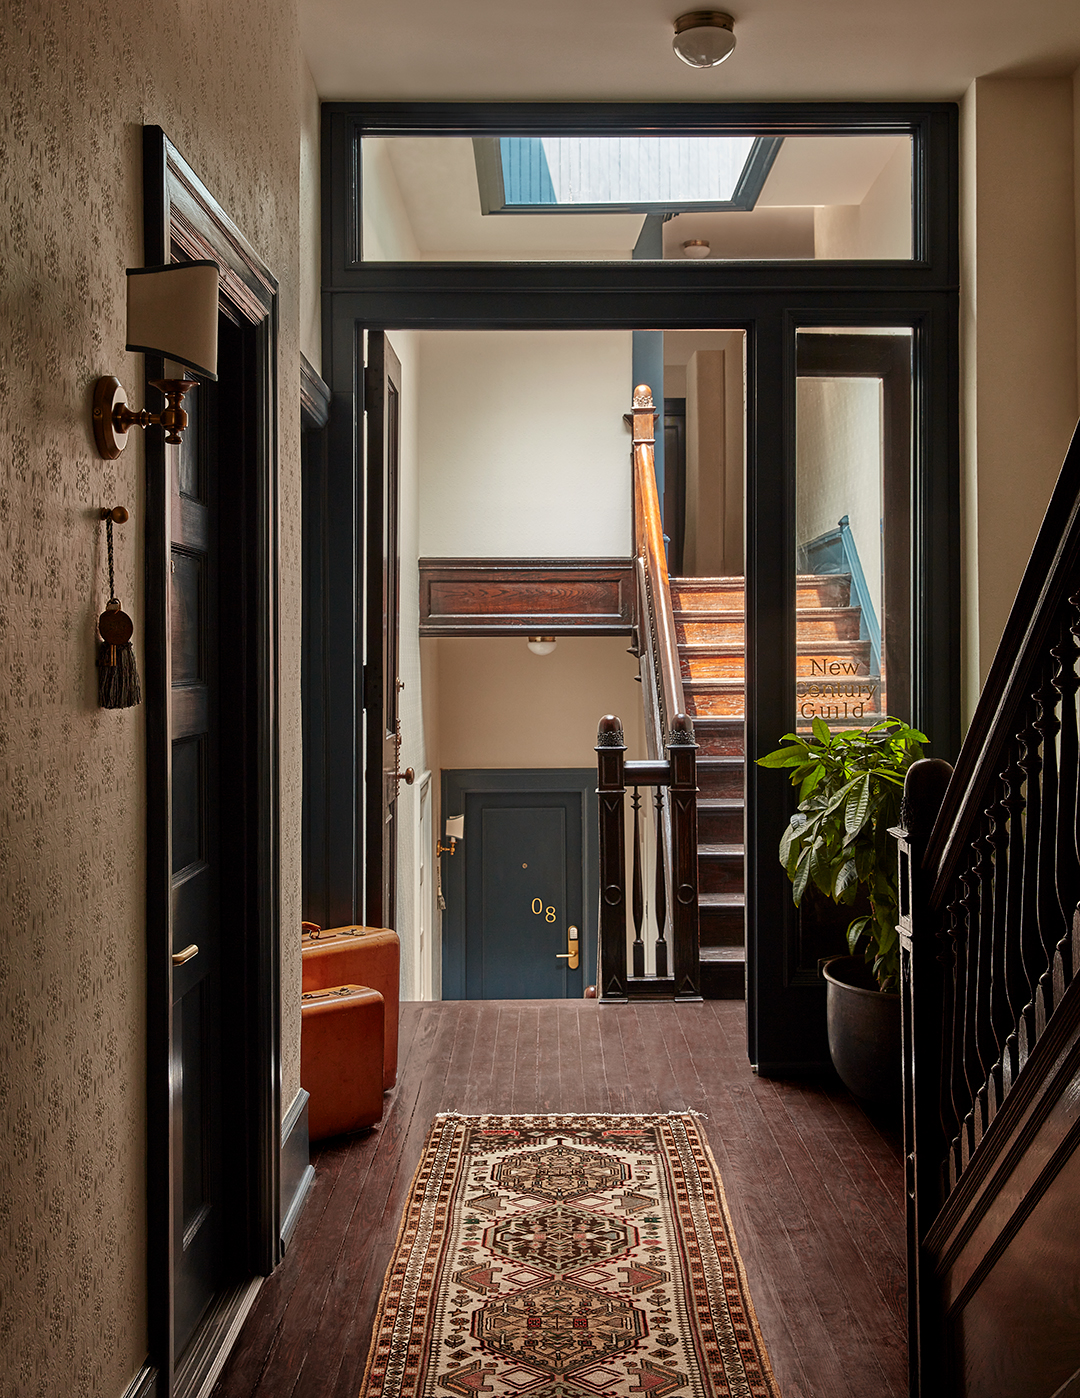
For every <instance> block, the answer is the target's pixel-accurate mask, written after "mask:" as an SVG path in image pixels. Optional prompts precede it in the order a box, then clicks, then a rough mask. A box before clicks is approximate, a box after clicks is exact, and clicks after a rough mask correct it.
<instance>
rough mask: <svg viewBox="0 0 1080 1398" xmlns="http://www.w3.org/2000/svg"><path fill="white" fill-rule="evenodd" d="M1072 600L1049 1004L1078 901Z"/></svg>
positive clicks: (1078, 742)
mask: <svg viewBox="0 0 1080 1398" xmlns="http://www.w3.org/2000/svg"><path fill="white" fill-rule="evenodd" d="M1078 602H1080V597H1078V596H1077V595H1076V594H1073V595H1072V596H1071V597H1070V598H1069V601H1068V608H1069V610H1068V611H1066V612H1064V614H1063V616H1062V623H1061V643H1060V646H1059V648H1058V649H1059V652H1060V654H1059V656H1058V658H1059V661H1060V665H1059V674H1058V678H1057V681H1056V688H1057V690H1058V692H1059V694H1060V695H1061V739H1060V759H1059V765H1060V783H1061V793H1062V796H1061V802H1060V814H1059V819H1058V863H1057V889H1058V905H1059V906H1060V908H1061V916H1062V920H1063V922H1064V931H1063V932H1062V935H1061V939H1060V940H1059V941H1058V944H1057V946H1056V948H1055V951H1054V963H1053V964H1054V1004H1055V1005H1056V1004H1058V1003H1059V1002H1060V1000H1061V997H1062V995H1064V993H1065V989H1066V987H1067V986H1068V985H1069V983H1070V981H1071V980H1072V978H1073V969H1074V960H1073V922H1074V919H1075V917H1076V911H1077V901H1078V900H1080V855H1078V851H1077V840H1078V838H1080V831H1077V828H1076V813H1077V801H1080V733H1078V730H1077V722H1078V714H1077V694H1078V693H1080V676H1078V675H1077V672H1076V661H1077V653H1078V652H1077V619H1076V612H1077V603H1078ZM1070 791H1072V792H1073V793H1075V794H1074V796H1073V798H1072V799H1070V798H1069V795H1068V793H1069V792H1070Z"/></svg>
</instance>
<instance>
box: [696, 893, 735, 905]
mask: <svg viewBox="0 0 1080 1398" xmlns="http://www.w3.org/2000/svg"><path fill="white" fill-rule="evenodd" d="M698 907H700V908H745V907H746V894H745V893H699V894H698Z"/></svg>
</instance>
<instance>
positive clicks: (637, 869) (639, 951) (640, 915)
mask: <svg viewBox="0 0 1080 1398" xmlns="http://www.w3.org/2000/svg"><path fill="white" fill-rule="evenodd" d="M630 802H631V805H632V806H633V808H634V870H633V874H632V878H633V886H632V890H633V891H632V893H631V900H632V901H631V907H632V909H633V917H634V972H633V973H634V975H635V976H643V975H644V974H645V943H644V941H643V940H642V937H641V924H642V922H643V920H644V916H645V902H644V898H643V896H642V889H641V822H640V820H639V817H638V812H639V811H640V809H641V795H640V793H639V791H638V789H637V787H636V786H635V787H634V790H633V794H632V795H631V797H630Z"/></svg>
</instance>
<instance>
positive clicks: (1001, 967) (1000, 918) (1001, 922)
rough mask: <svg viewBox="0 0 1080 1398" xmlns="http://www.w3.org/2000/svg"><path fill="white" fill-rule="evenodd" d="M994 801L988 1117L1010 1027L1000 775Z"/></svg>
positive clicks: (998, 1092)
mask: <svg viewBox="0 0 1080 1398" xmlns="http://www.w3.org/2000/svg"><path fill="white" fill-rule="evenodd" d="M995 787H996V791H997V800H996V801H994V803H993V804H992V805H991V806H990V807H989V808H988V810H987V818H988V820H989V822H990V828H989V832H988V835H987V839H988V841H989V844H990V861H991V870H992V884H991V890H990V902H991V919H990V926H989V928H988V932H989V952H990V985H989V992H990V993H989V1004H988V1005H987V1019H988V1021H989V1037H990V1040H991V1042H992V1048H991V1050H990V1051H991V1053H992V1055H993V1061H992V1062H991V1064H990V1072H989V1076H988V1080H987V1106H988V1110H989V1115H990V1118H991V1120H993V1118H994V1116H995V1115H996V1113H997V1109H998V1108H999V1107H1000V1106H1001V1102H1002V1098H1003V1088H1002V1071H1001V1057H1002V1053H1003V1052H1004V1049H1005V1039H1006V1037H1007V1036H1008V1033H1009V1029H1010V1028H1011V1025H1010V1022H1009V997H1008V992H1007V988H1006V983H1005V937H1006V933H1007V927H1006V922H1005V915H1006V912H1007V909H1008V884H1009V861H1008V845H1009V830H1008V823H1007V822H1008V818H1009V808H1008V806H1007V805H1006V804H1005V801H1004V799H1003V797H1004V792H1005V788H1004V780H1003V777H1001V776H999V777H998V780H997V782H996V783H995Z"/></svg>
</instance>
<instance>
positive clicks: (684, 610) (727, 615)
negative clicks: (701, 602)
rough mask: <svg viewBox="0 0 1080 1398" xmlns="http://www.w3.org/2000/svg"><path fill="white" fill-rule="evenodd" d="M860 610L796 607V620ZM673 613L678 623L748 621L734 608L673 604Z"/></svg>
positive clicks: (851, 613)
mask: <svg viewBox="0 0 1080 1398" xmlns="http://www.w3.org/2000/svg"><path fill="white" fill-rule="evenodd" d="M859 610H860V608H859V606H858V604H857V603H856V605H855V606H853V607H796V608H795V616H796V619H797V618H799V617H829V616H851V615H853V613H855V612H858V611H859ZM671 612H672V615H673V616H674V618H675V620H676V621H719V622H732V621H735V620H736V618H739V617H741V618H742V619H743V620H744V621H745V620H746V612H745V611H736V610H735V608H734V607H733V608H731V610H730V611H729V610H727V609H726V608H724V607H678V606H676V605H675V604H674V603H673V604H672V607H671Z"/></svg>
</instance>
